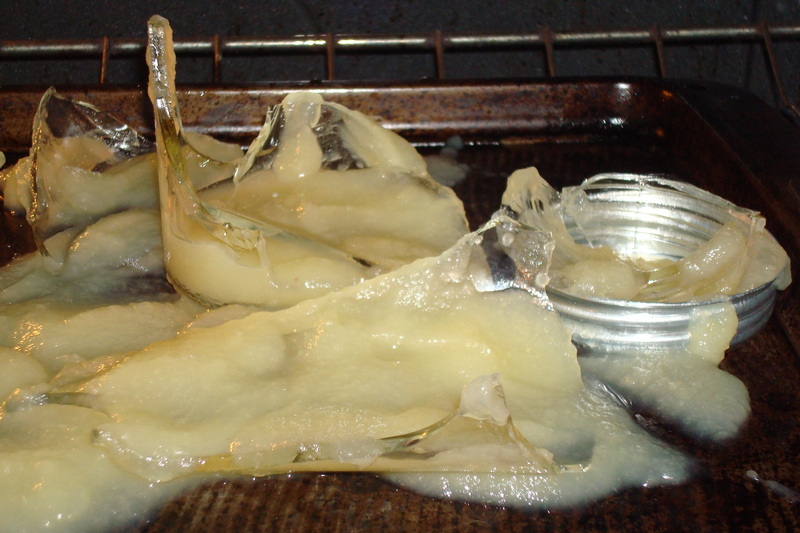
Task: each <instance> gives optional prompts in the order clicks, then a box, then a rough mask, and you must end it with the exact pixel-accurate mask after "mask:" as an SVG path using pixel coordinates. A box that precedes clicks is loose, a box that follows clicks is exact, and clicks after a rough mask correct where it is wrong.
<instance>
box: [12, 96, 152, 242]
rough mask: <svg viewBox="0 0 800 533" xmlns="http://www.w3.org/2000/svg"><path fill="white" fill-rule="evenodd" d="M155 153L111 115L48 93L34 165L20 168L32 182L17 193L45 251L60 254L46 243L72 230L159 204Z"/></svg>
mask: <svg viewBox="0 0 800 533" xmlns="http://www.w3.org/2000/svg"><path fill="white" fill-rule="evenodd" d="M152 152H153V144H152V143H151V142H150V141H148V140H147V139H145V138H144V137H142V136H141V135H139V134H138V133H137V132H136V131H134V130H133V129H131V128H130V127H129V126H128V125H127V124H125V123H123V122H120V121H119V120H117V119H116V118H114V117H112V116H111V115H108V114H106V113H104V112H102V111H100V110H98V109H97V108H95V107H93V106H92V105H90V104H87V103H83V102H74V101H72V100H68V99H66V98H64V97H62V96H61V95H59V94H58V93H57V92H56V91H55V89H53V88H50V89H49V90H48V91H47V92H45V94H44V96H43V97H42V100H41V102H40V104H39V109H38V111H37V113H36V116H35V118H34V123H33V140H32V147H31V155H30V158H29V162H30V163H29V166H27V167H19V168H23V169H24V168H27V170H24V171H26V172H27V173H28V174H29V177H27V179H24V180H17V182H18V183H21V184H23V183H24V184H27V187H25V186H24V185H23V186H22V187H17V190H16V191H14V192H12V193H11V195H12V196H15V200H16V202H17V203H18V204H19V205H17V206H16V207H18V208H19V209H24V210H25V211H26V214H27V217H28V222H29V223H30V224H31V227H32V228H33V233H34V238H35V239H36V243H37V247H38V249H39V251H40V252H41V253H43V254H46V255H48V254H52V253H58V252H59V251H60V250H55V249H54V248H53V245H52V243H50V244H48V243H47V240H48V239H49V238H50V237H53V236H54V235H56V234H58V233H60V232H63V231H65V230H70V229H72V228H75V229H76V230H80V229H82V228H85V227H86V226H88V225H89V224H91V223H93V222H96V221H97V220H99V219H100V218H102V217H103V216H106V215H109V214H112V213H118V212H121V211H124V210H126V209H131V208H137V207H143V208H154V207H157V205H158V197H157V194H156V188H155V183H154V181H153V180H152V177H153V176H154V172H153V164H154V161H153V158H154V156H152ZM5 181H6V182H7V183H9V182H8V180H5ZM9 186H10V187H13V184H11V183H9ZM26 188H27V189H28V190H24V189H26Z"/></svg>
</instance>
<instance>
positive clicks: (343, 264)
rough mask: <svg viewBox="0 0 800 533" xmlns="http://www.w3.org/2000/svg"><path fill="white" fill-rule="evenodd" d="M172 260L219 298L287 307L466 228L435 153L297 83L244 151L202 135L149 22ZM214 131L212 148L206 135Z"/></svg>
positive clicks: (160, 36)
mask: <svg viewBox="0 0 800 533" xmlns="http://www.w3.org/2000/svg"><path fill="white" fill-rule="evenodd" d="M149 27H150V43H149V47H148V57H149V62H150V67H151V83H150V96H151V99H152V101H153V105H154V110H155V116H156V134H157V137H156V138H157V143H158V146H159V151H158V152H159V176H160V192H161V198H162V222H163V239H164V247H165V259H166V261H165V262H166V268H167V272H168V275H169V277H170V280H171V281H172V282H173V284H175V285H177V286H178V287H180V288H182V289H184V290H185V291H187V292H188V293H190V294H191V295H193V296H194V297H196V298H197V299H199V300H201V301H203V302H204V303H208V304H224V303H244V304H257V305H263V306H266V307H270V308H282V307H287V306H290V305H293V304H295V303H297V302H299V301H301V300H304V299H307V298H313V297H317V296H320V295H322V294H325V293H327V292H330V291H332V290H337V289H340V288H342V287H345V286H349V285H353V284H355V283H359V282H361V281H363V280H365V279H368V278H371V277H373V276H375V275H377V274H380V273H383V272H386V271H389V270H392V269H394V268H397V267H398V266H400V265H403V264H406V263H409V262H411V261H414V260H416V259H419V258H421V257H428V256H431V255H437V254H439V253H441V252H442V251H443V250H445V249H447V248H448V247H450V246H452V245H453V244H454V243H455V242H456V241H457V240H458V238H459V237H461V236H462V235H464V234H465V233H466V232H467V223H466V218H465V216H464V211H463V206H462V205H461V202H460V201H459V200H458V198H457V197H456V196H455V194H454V193H453V191H452V190H450V189H448V188H446V187H442V186H441V185H438V184H437V183H436V182H434V181H433V180H432V179H431V178H430V177H429V176H428V175H427V172H426V167H425V163H424V160H423V159H422V158H421V157H420V156H419V154H417V152H416V151H415V150H414V148H413V147H412V146H411V145H409V144H408V143H407V142H405V141H404V140H403V139H401V138H400V137H399V136H397V135H396V134H394V133H392V132H390V131H388V130H386V129H384V128H382V127H380V125H378V124H377V123H375V122H374V121H373V120H371V119H369V118H368V117H366V116H365V115H362V114H361V113H358V112H355V111H351V110H348V109H346V108H344V107H342V106H340V105H337V104H335V103H329V102H324V101H323V100H322V97H321V96H319V95H317V94H313V93H305V92H300V93H294V94H290V95H289V96H287V97H286V99H285V100H284V102H283V103H282V104H281V105H279V106H276V107H275V108H273V109H271V110H270V111H269V112H268V113H267V120H266V123H265V125H264V128H263V129H262V130H261V132H260V134H259V135H258V137H257V138H256V139H255V140H254V141H253V143H252V144H251V145H250V147H249V149H248V150H247V153H246V154H244V155H243V156H240V157H238V158H231V159H226V160H222V159H220V158H219V157H218V156H215V155H214V154H212V153H210V151H209V150H208V149H207V148H208V147H212V148H214V147H216V148H218V147H219V146H218V145H219V144H220V143H216V145H214V143H215V141H210V140H209V139H208V138H202V139H200V138H195V139H193V138H191V137H190V136H188V135H187V133H186V132H185V131H184V129H183V126H182V124H181V119H180V112H179V108H178V102H177V99H176V96H175V94H176V93H175V57H174V53H173V49H172V37H171V30H170V28H169V25H168V23H167V21H166V20H165V19H163V18H160V17H153V19H152V20H151V22H150V26H149ZM200 141H202V142H203V143H205V148H204V147H201V146H200Z"/></svg>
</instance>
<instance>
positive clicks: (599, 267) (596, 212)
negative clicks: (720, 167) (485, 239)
mask: <svg viewBox="0 0 800 533" xmlns="http://www.w3.org/2000/svg"><path fill="white" fill-rule="evenodd" d="M602 177H603V176H597V178H602ZM593 183H595V182H593V181H592V179H589V180H587V181H586V182H584V184H583V185H581V186H578V187H567V188H565V189H564V190H563V191H562V192H561V193H558V192H556V191H555V190H554V189H553V188H552V187H551V186H550V185H549V184H548V183H547V182H545V181H544V179H542V177H541V176H540V175H539V172H538V171H537V170H536V169H535V168H533V167H531V168H526V169H522V170H518V171H516V172H514V173H513V174H512V175H511V177H509V180H508V186H507V188H506V190H505V192H504V193H503V200H502V203H503V206H505V208H506V209H508V210H510V211H511V212H513V213H515V214H516V216H517V217H518V219H519V220H520V221H522V222H525V223H526V224H530V225H533V226H535V227H541V228H546V229H547V230H549V231H551V232H552V234H553V238H554V240H555V243H556V249H555V252H554V254H553V262H552V266H551V270H550V276H551V278H552V280H553V281H552V283H551V284H550V287H551V288H555V289H558V290H559V291H562V292H565V293H567V294H571V295H574V296H578V297H583V298H600V299H614V300H630V301H644V302H667V303H675V302H687V301H702V300H708V299H714V298H719V297H720V296H725V295H728V296H731V295H735V294H740V293H744V292H747V291H749V290H752V289H755V288H757V287H759V286H761V285H763V284H766V283H773V282H774V283H775V285H776V287H777V288H778V289H781V290H782V289H784V288H786V286H788V285H789V283H790V281H791V277H790V269H789V256H788V255H787V254H786V251H785V250H783V248H781V246H780V245H779V244H778V243H777V241H776V240H775V238H774V237H772V235H770V233H769V232H768V231H767V230H766V229H765V225H766V221H765V220H764V217H762V216H760V215H759V214H758V213H756V212H754V211H750V210H747V209H744V208H741V207H738V206H735V205H733V204H731V203H730V202H726V201H725V200H723V199H721V198H719V197H716V196H713V195H712V194H710V193H708V192H706V191H702V190H700V189H697V188H695V187H692V186H690V185H688V184H678V182H672V183H673V185H671V186H672V187H675V189H668V188H665V189H663V190H669V191H670V192H669V194H675V195H678V194H683V195H684V196H685V197H688V198H692V199H693V201H694V202H695V203H697V204H699V205H701V206H702V205H703V202H705V203H706V207H705V209H709V210H711V207H708V206H713V207H714V208H715V209H717V210H724V211H725V212H726V214H727V216H728V218H729V219H730V220H729V221H726V222H725V223H724V224H722V225H721V226H720V227H719V228H718V230H717V231H716V233H715V234H714V235H713V236H709V238H708V239H707V240H705V241H703V242H701V243H699V244H698V245H697V246H696V248H695V249H693V250H689V251H688V252H686V255H685V256H682V257H679V258H677V259H674V258H673V259H674V260H670V259H667V258H665V257H662V258H660V260H658V261H647V260H645V258H643V257H637V256H635V255H626V252H627V251H626V250H624V249H621V250H617V249H615V248H616V247H615V248H612V247H610V246H607V245H600V244H596V243H593V242H587V245H583V244H580V243H579V242H577V241H576V238H577V237H576V236H575V235H571V234H570V232H569V231H568V229H567V226H566V224H565V222H564V219H565V217H566V216H567V215H568V216H570V217H572V218H573V219H574V223H575V225H576V227H577V229H576V233H577V234H585V233H586V231H585V230H586V228H584V227H583V226H582V225H583V224H584V223H585V221H587V220H588V221H589V222H588V223H589V225H595V226H597V227H602V226H603V225H604V224H605V223H607V221H604V220H603V216H616V217H622V216H630V213H629V212H627V211H625V210H622V209H621V208H619V209H620V212H616V213H614V214H608V213H603V212H602V208H600V209H598V208H596V207H594V206H593V205H592V202H591V201H590V200H589V199H588V197H587V195H586V193H585V192H584V189H583V188H582V187H584V186H591V185H592V184H593ZM601 183H602V181H601ZM626 185H630V183H629V182H626ZM663 186H664V185H663V183H662V184H661V185H659V187H663ZM609 187H610V186H609ZM638 187H639V190H638V193H639V194H642V195H644V194H645V193H647V192H648V187H649V188H650V190H649V193H650V194H656V195H657V194H659V193H658V192H657V191H659V190H662V189H659V187H656V186H655V185H652V184H648V183H644V182H642V183H639V184H638ZM654 191H655V192H654ZM606 194H607V195H611V193H609V192H608V191H606ZM612 196H613V195H612ZM627 201H631V200H630V199H629V200H627ZM600 203H601V205H602V202H600ZM625 209H626V210H630V209H631V207H626V208H625ZM700 209H703V207H700ZM623 211H625V212H624V214H620V213H622V212H623ZM676 212H677V210H676ZM639 215H640V216H641V217H642V219H643V220H647V219H648V217H650V216H651V214H649V213H647V212H646V210H642V212H641V213H639ZM675 216H678V215H675ZM698 216H699V215H698ZM614 222H615V221H614ZM637 223H638V221H635V222H631V223H630V226H631V227H625V228H624V229H625V230H627V231H629V232H630V233H631V235H628V236H627V238H628V241H625V240H624V239H623V240H622V242H620V243H619V245H620V247H621V248H622V247H625V246H628V247H629V246H634V247H635V242H636V240H637V239H639V240H640V241H652V240H655V241H658V240H659V239H664V240H665V241H668V240H669V239H670V238H671V237H669V236H668V235H669V232H670V231H674V230H675V228H670V227H664V228H663V229H662V230H661V231H663V232H665V235H667V236H665V235H659V234H658V233H659V231H655V235H654V234H652V231H654V230H652V228H650V227H649V226H648V225H647V223H646V222H645V223H643V224H642V227H638V226H637ZM662 223H663V221H662ZM692 223H693V222H692V221H686V222H685V224H686V225H688V226H691V225H692ZM673 224H676V223H674V222H673ZM592 229H596V228H592ZM620 231H621V230H620ZM584 236H585V235H584ZM587 239H588V237H587ZM676 239H677V238H676ZM630 241H632V242H630Z"/></svg>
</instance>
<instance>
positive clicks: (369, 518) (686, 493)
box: [0, 79, 800, 533]
mask: <svg viewBox="0 0 800 533" xmlns="http://www.w3.org/2000/svg"><path fill="white" fill-rule="evenodd" d="M297 89H306V90H314V91H319V92H321V93H323V94H324V96H325V98H326V99H328V100H332V101H337V102H340V103H342V104H344V105H346V106H348V107H351V108H355V109H358V110H361V111H362V112H365V113H367V114H368V115H372V116H374V117H376V118H378V119H379V120H381V121H382V122H383V123H384V125H386V126H387V127H389V128H391V129H393V130H395V131H397V132H398V133H400V134H401V135H403V136H405V137H406V138H407V139H409V140H410V141H411V142H413V143H415V144H416V145H417V146H418V147H419V148H420V150H421V151H422V152H423V153H426V152H427V153H435V152H436V151H437V150H438V149H439V148H440V147H441V145H442V144H443V143H444V141H445V140H446V139H448V138H449V137H451V136H453V135H458V136H460V137H461V138H462V139H463V140H464V141H465V143H466V146H465V148H464V150H463V151H462V152H461V153H460V154H459V161H460V162H463V163H466V164H467V165H468V166H469V169H470V171H469V174H468V176H467V178H466V180H464V181H463V182H462V183H460V184H459V185H457V186H456V188H455V189H456V192H457V193H458V195H459V196H460V197H461V199H462V200H463V201H464V203H465V207H466V209H467V214H468V218H469V220H470V223H471V225H472V226H473V227H476V226H477V225H478V224H480V223H481V222H482V221H484V220H485V219H486V218H487V217H488V216H489V215H490V214H491V213H492V212H493V211H494V210H495V209H496V208H497V206H498V205H499V201H500V196H501V193H502V191H503V189H504V187H505V180H506V178H507V177H508V175H509V174H510V173H511V171H513V170H515V169H517V168H521V167H525V166H530V165H534V166H536V167H538V168H539V170H540V171H541V173H542V175H543V176H544V177H545V178H546V179H547V180H548V181H549V182H551V183H552V184H553V186H555V187H556V188H561V187H563V186H566V185H574V184H577V183H579V182H580V181H582V180H583V179H585V178H587V177H590V176H592V175H595V174H599V173H602V172H626V173H641V174H665V175H669V176H672V177H675V178H677V179H681V180H685V181H688V182H690V183H693V184H695V185H698V186H700V187H702V188H705V189H707V190H709V191H711V192H713V193H715V194H717V195H720V196H722V197H725V198H727V199H729V200H731V201H732V202H734V203H736V204H739V205H742V206H745V207H748V208H751V209H755V210H759V211H761V212H763V213H764V215H765V216H766V218H767V220H768V229H769V230H770V231H771V232H772V233H773V234H774V235H775V236H776V238H777V239H778V240H779V241H780V242H781V244H782V245H783V246H784V247H785V248H786V250H787V252H788V253H789V255H790V257H791V259H792V261H793V265H795V266H794V267H793V270H794V277H795V279H797V278H798V275H797V266H796V265H800V128H798V127H797V126H796V125H794V124H792V123H791V122H790V121H789V120H787V119H786V118H784V117H783V116H782V115H780V114H779V113H778V112H776V111H775V110H773V109H772V108H770V107H768V106H767V105H766V104H764V103H763V102H761V101H759V100H758V99H756V98H755V97H753V96H752V95H750V94H749V93H747V92H744V91H742V90H740V89H735V88H732V87H728V86H723V85H717V84H709V83H701V82H694V81H692V82H687V81H679V80H664V79H577V80H569V79H565V80H558V79H553V80H547V81H519V80H517V81H500V82H491V83H489V82H486V81H482V82H474V83H470V82H445V81H422V82H418V83H409V84H386V85H374V84H373V85H360V84H346V85H338V84H332V83H315V84H299V85H269V86H249V87H241V86H240V87H220V86H213V87H211V86H209V87H183V88H182V89H181V90H180V92H179V100H180V104H181V111H182V115H183V119H184V123H185V124H186V125H187V127H188V128H189V129H193V130H196V131H201V132H204V133H209V134H212V135H215V136H218V137H220V138H224V139H227V140H234V141H240V142H242V143H243V144H244V143H246V142H248V141H249V139H250V138H251V137H252V136H253V135H255V133H256V132H257V131H258V129H259V127H260V124H261V122H262V121H263V116H264V112H265V110H266V107H267V106H268V105H270V104H275V103H277V102H279V101H280V100H281V99H282V97H283V95H284V94H286V93H287V92H289V91H292V90H297ZM59 90H60V92H62V94H65V95H68V96H70V97H73V98H75V99H79V100H83V101H87V102H91V103H93V104H94V105H96V106H97V107H99V108H101V109H103V110H104V111H107V112H110V113H112V114H114V115H116V116H117V117H118V118H120V119H122V120H125V121H127V122H129V123H130V124H131V125H133V126H134V127H136V128H137V129H139V130H140V131H142V132H143V133H145V134H149V135H152V112H151V110H150V104H149V102H148V100H147V97H146V94H145V92H144V90H143V89H142V88H130V87H127V88H123V87H117V88H115V87H109V86H107V85H103V86H96V87H81V88H59ZM42 92H43V90H42V89H41V88H32V87H19V88H6V89H0V109H3V110H4V112H3V113H2V114H0V150H3V151H6V152H8V153H9V154H10V155H12V159H13V156H14V155H21V154H23V153H24V152H25V151H26V150H27V147H28V145H29V143H30V123H31V119H32V117H33V115H34V112H35V109H36V106H37V104H38V100H39V98H40V96H41V93H42ZM0 244H2V246H0V251H2V254H5V256H8V255H10V254H11V253H14V252H16V251H19V250H22V249H25V248H26V247H28V246H29V241H28V240H26V232H25V228H24V225H23V224H20V223H19V221H16V220H14V219H8V218H7V219H6V221H5V225H4V227H3V229H2V241H0ZM798 290H800V289H798V283H795V284H794V285H792V286H790V288H789V289H788V290H786V291H784V292H783V293H781V294H779V296H778V298H777V302H776V307H775V312H774V314H773V316H772V318H771V319H770V320H769V322H768V323H767V324H766V326H765V327H764V329H763V330H761V331H760V332H759V333H758V334H757V335H755V336H754V337H753V338H751V339H749V340H748V341H746V342H744V343H742V344H741V345H739V346H737V347H736V348H734V349H731V350H730V351H729V352H728V353H727V355H726V357H725V360H724V361H723V363H722V365H721V366H722V368H724V369H725V370H727V371H728V372H730V373H732V374H734V375H735V376H736V377H738V378H739V379H741V380H742V381H743V382H744V383H745V385H746V386H747V389H748V391H749V393H750V397H751V403H752V415H751V418H750V420H749V422H748V423H747V424H746V425H745V427H744V428H743V430H742V432H741V434H740V435H739V436H738V437H736V438H734V439H732V440H731V441H730V442H726V443H723V444H719V443H708V442H702V441H698V440H697V439H695V438H692V437H688V436H686V435H684V434H683V433H682V432H681V431H679V430H678V429H677V428H675V427H673V426H671V425H669V424H666V423H664V422H663V421H661V420H660V419H659V418H658V416H657V415H655V414H654V413H651V412H647V411H646V410H643V409H640V408H639V407H637V406H636V405H634V406H633V413H634V414H635V415H636V418H637V420H638V421H639V422H640V423H641V424H642V425H643V426H644V427H645V428H646V429H647V430H648V431H650V432H652V433H653V434H655V435H657V436H658V437H659V438H660V439H662V440H664V441H665V442H667V443H669V444H670V445H672V446H675V447H676V448H678V449H681V450H684V451H686V452H687V453H688V454H689V455H691V456H692V457H695V458H696V464H697V471H696V472H695V475H694V476H693V477H692V479H691V480H690V481H689V482H687V483H684V484H681V485H678V486H673V487H660V488H634V489H629V490H625V491H623V492H621V493H618V494H615V495H612V496H608V497H606V498H604V499H602V500H599V501H597V502H595V503H592V504H590V505H587V506H585V507H581V508H576V509H572V510H566V511H552V512H545V511H541V512H539V511H523V510H515V509H506V508H500V507H493V506H484V505H476V504H466V503H462V502H457V501H446V500H437V499H431V498H426V497H424V496H420V495H418V494H415V493H412V492H408V491H405V490H403V489H399V488H397V487H395V486H393V485H391V484H389V483H388V482H385V481H383V480H381V479H379V478H377V477H374V476H371V475H358V474H329V475H310V474H303V475H282V476H273V477H269V478H260V479H249V478H248V479H236V480H230V481H220V482H217V483H214V484H211V485H208V486H205V487H202V488H198V489H196V490H192V491H190V492H188V493H186V494H184V495H183V496H181V497H179V498H177V499H175V500H173V501H172V502H170V503H169V504H168V505H166V506H165V507H164V508H163V509H161V510H160V511H159V512H158V513H157V514H155V515H154V516H152V517H151V518H150V519H149V520H148V521H147V522H146V523H139V524H133V525H131V528H130V531H136V532H148V533H155V532H172V531H198V532H200V531H209V532H210V531H215V532H219V531H230V532H233V531H236V532H255V531H326V532H329V531H374V530H380V531H387V532H394V531H419V530H423V531H425V530H436V531H460V532H477V531H487V530H491V531H499V532H512V531H553V530H567V531H641V530H648V531H698V530H701V531H705V530H714V531H781V530H785V531H791V530H798V529H800V503H797V502H795V501H793V500H794V497H793V494H794V493H793V492H792V490H800V299H799V298H798ZM748 471H754V472H756V473H757V474H758V476H759V478H758V479H753V478H752V476H749V477H748V475H747V472H748ZM772 482H775V483H779V484H780V486H782V487H785V488H788V489H791V490H788V491H787V490H775V488H776V487H779V486H778V485H775V484H774V483H772Z"/></svg>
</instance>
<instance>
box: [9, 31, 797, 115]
mask: <svg viewBox="0 0 800 533" xmlns="http://www.w3.org/2000/svg"><path fill="white" fill-rule="evenodd" d="M789 41H791V42H794V41H796V42H800V24H772V25H771V24H768V23H766V22H760V23H758V24H754V25H746V26H725V27H710V26H709V27H696V28H662V27H660V26H659V25H657V24H654V25H652V26H650V27H647V28H640V29H629V30H625V29H621V30H610V31H553V30H551V29H550V28H547V27H545V28H543V29H541V30H539V31H535V32H525V33H481V34H475V33H445V32H442V31H439V30H437V31H434V32H432V33H425V34H397V35H391V34H385V35H375V34H334V33H331V32H329V33H325V34H307V35H295V36H291V37H279V36H263V37H226V36H222V35H219V34H217V35H214V36H211V37H203V38H190V39H177V40H176V41H175V51H176V54H177V55H179V56H196V57H204V58H208V59H209V63H210V64H209V67H208V68H209V69H210V70H211V74H212V76H211V79H212V80H213V82H215V83H236V82H237V80H235V79H225V78H224V77H223V75H222V72H223V68H222V66H223V62H224V60H225V58H227V57H234V56H241V55H251V56H263V57H270V56H274V55H279V54H284V55H285V54H291V55H296V54H300V55H310V56H320V57H321V60H324V68H325V76H326V79H327V80H329V81H344V80H346V78H341V77H337V68H336V64H337V55H340V54H350V55H352V54H375V53H380V54H405V53H423V54H431V55H432V59H433V62H432V63H433V65H432V66H433V72H431V73H424V74H423V76H425V77H430V78H436V79H446V71H447V69H446V62H447V60H448V58H449V56H448V54H452V53H457V52H489V53H491V52H498V51H538V52H541V54H542V61H543V72H544V75H545V76H546V77H555V76H557V75H559V67H558V61H557V51H560V50H567V49H572V50H575V49H583V50H591V49H597V48H623V47H634V46H639V47H641V46H643V47H646V48H650V49H651V53H652V60H653V67H654V72H653V75H655V76H658V77H667V76H669V75H670V72H668V68H667V58H668V56H669V53H670V49H671V47H675V46H724V45H728V44H748V45H751V46H756V47H759V48H760V49H761V51H762V52H763V54H764V64H765V69H764V70H765V71H766V72H765V75H766V76H767V78H768V79H767V80H766V82H767V85H768V87H769V90H770V91H771V93H772V96H773V98H774V104H775V106H776V107H778V108H779V109H781V110H782V111H783V112H784V113H785V114H787V115H789V116H790V117H791V118H792V119H794V120H795V121H797V122H799V123H800V99H799V98H800V96H798V95H794V96H792V95H790V91H791V90H795V89H797V88H791V89H787V87H786V84H785V82H784V79H785V76H784V69H787V68H790V67H791V66H787V65H786V64H783V65H782V64H780V61H779V58H778V54H777V53H776V44H775V43H777V42H789ZM145 46H146V41H145V39H143V38H140V39H136V38H113V39H112V38H110V37H107V36H106V37H102V38H99V39H80V40H29V41H0V68H2V66H3V64H4V63H3V62H12V61H18V60H55V61H58V60H65V59H78V58H82V59H86V58H88V59H98V60H99V70H98V72H97V78H96V81H97V82H99V83H101V84H104V83H108V82H109V76H108V71H109V68H108V67H109V64H110V63H111V62H112V61H113V60H115V59H119V58H126V57H127V58H131V57H136V56H143V55H144V51H145ZM784 63H786V61H784ZM794 67H795V68H797V67H796V65H795V66H794ZM623 74H624V73H623ZM423 76H420V77H423ZM56 81H57V80H52V81H51V82H50V83H54V82H56ZM238 81H241V80H238ZM798 90H800V89H798Z"/></svg>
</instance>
